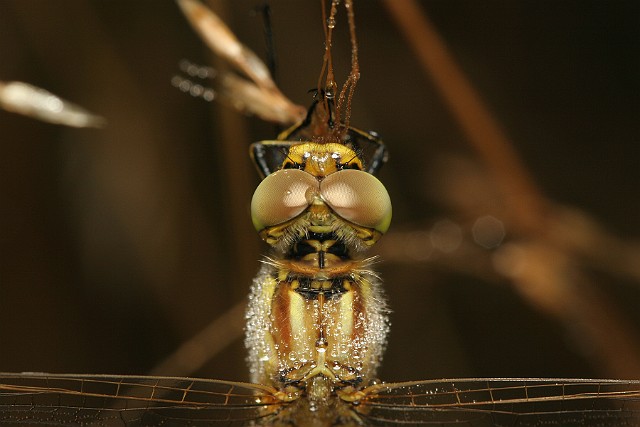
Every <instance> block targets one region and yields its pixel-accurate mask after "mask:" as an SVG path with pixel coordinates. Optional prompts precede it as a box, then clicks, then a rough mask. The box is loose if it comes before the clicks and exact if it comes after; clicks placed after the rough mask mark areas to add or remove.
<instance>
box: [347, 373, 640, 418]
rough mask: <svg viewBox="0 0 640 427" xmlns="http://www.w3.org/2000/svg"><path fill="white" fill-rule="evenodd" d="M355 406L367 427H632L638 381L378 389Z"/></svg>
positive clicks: (446, 383)
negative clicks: (368, 426) (409, 426)
mask: <svg viewBox="0 0 640 427" xmlns="http://www.w3.org/2000/svg"><path fill="white" fill-rule="evenodd" d="M364 392H365V394H366V397H365V398H363V399H362V400H361V402H360V404H359V405H357V406H355V407H354V410H355V411H356V412H358V414H359V416H360V417H361V418H362V419H363V420H365V423H366V424H368V425H389V426H391V425H438V426H449V425H451V426H454V425H455V426H474V427H477V426H510V427H511V426H539V425H544V426H567V425H580V426H605V425H606V426H632V425H634V426H635V425H639V424H640V381H618V380H573V379H571V380H568V379H462V380H438V381H420V382H410V383H393V384H378V385H374V386H371V387H369V388H367V389H365V390H364Z"/></svg>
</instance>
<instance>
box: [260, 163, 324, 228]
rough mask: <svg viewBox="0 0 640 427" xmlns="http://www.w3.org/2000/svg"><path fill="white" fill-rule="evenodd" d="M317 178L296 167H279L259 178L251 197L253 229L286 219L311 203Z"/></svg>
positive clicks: (298, 213)
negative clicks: (258, 183)
mask: <svg viewBox="0 0 640 427" xmlns="http://www.w3.org/2000/svg"><path fill="white" fill-rule="evenodd" d="M317 189H318V180H317V179H316V178H315V177H314V176H313V175H311V174H309V173H307V172H304V171H301V170H299V169H282V170H279V171H277V172H274V173H272V174H271V175H268V176H267V177H266V178H265V179H263V180H262V182H261V183H260V185H258V188H256V191H255V192H254V193H253V198H252V199H251V220H252V221H253V226H254V227H255V228H256V230H257V231H261V230H263V229H265V228H267V227H271V226H273V225H276V224H281V223H283V222H286V221H289V220H290V219H293V218H295V217H296V216H298V215H300V214H301V213H302V212H304V210H305V209H306V208H307V207H308V206H309V204H310V203H311V200H312V199H311V200H310V197H309V195H310V194H314V193H316V192H317Z"/></svg>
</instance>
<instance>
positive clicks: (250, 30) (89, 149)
mask: <svg viewBox="0 0 640 427" xmlns="http://www.w3.org/2000/svg"><path fill="white" fill-rule="evenodd" d="M229 3H232V7H231V6H229V5H227V9H228V12H227V13H228V14H227V15H226V19H227V22H228V23H229V25H230V26H231V27H232V28H233V29H234V31H236V33H237V34H238V36H239V38H240V39H241V40H243V41H245V42H246V44H247V45H249V46H250V47H252V48H253V49H254V50H255V51H256V52H258V53H259V54H260V55H263V54H264V43H263V39H262V28H263V25H262V22H261V20H260V19H259V17H255V16H253V15H252V14H251V13H250V11H251V10H252V8H254V7H255V5H256V4H257V3H259V2H258V1H257V0H252V1H249V0H242V1H234V2H229ZM421 4H422V5H423V7H424V9H425V11H427V12H428V13H429V15H430V17H431V18H432V20H433V21H434V23H435V25H436V27H437V28H438V30H439V31H440V33H441V35H442V36H443V37H444V38H445V40H446V41H447V43H448V45H449V47H450V49H451V51H452V52H453V54H454V56H455V58H456V59H457V61H459V63H460V65H461V66H462V67H463V69H464V71H465V72H466V73H467V75H468V76H469V78H470V79H471V81H472V83H473V84H474V85H475V87H476V88H477V90H478V91H479V92H480V93H481V95H482V97H483V99H484V101H485V102H486V103H487V105H488V106H489V107H490V109H491V111H492V112H493V113H494V114H495V116H496V117H497V119H498V120H499V121H500V122H501V123H502V125H503V126H504V128H505V130H506V132H507V133H508V135H509V136H510V137H511V140H512V141H513V143H514V145H515V148H516V149H517V151H518V152H519V153H520V154H521V156H522V158H523V160H524V163H525V164H526V166H527V167H528V168H529V170H530V171H531V173H532V174H533V176H534V177H535V179H536V180H537V182H538V184H539V185H540V186H541V188H542V189H543V191H544V193H545V194H546V195H548V196H549V197H550V198H551V199H553V200H556V201H561V202H563V203H565V204H567V205H571V206H574V207H577V208H579V209H581V210H583V211H586V212H589V213H590V214H591V215H592V216H593V217H594V218H596V219H597V220H598V221H599V223H600V224H601V225H602V226H604V227H605V228H607V229H608V230H610V232H611V233H612V234H613V235H616V236H619V237H622V238H624V239H625V240H627V241H628V242H632V241H634V239H635V242H636V245H637V238H638V231H639V229H640V228H639V227H640V221H639V218H640V202H639V200H640V198H639V197H638V189H637V188H638V183H639V181H638V178H639V173H638V168H639V167H640V162H639V160H640V156H638V151H639V149H638V146H639V143H640V132H639V131H640V129H639V125H638V123H639V120H638V119H639V114H638V113H639V111H640V109H639V106H640V105H639V97H638V94H639V86H638V75H640V73H639V72H640V69H639V68H640V67H639V66H638V52H639V49H638V47H639V46H638V41H639V40H640V37H639V36H640V34H638V29H639V28H640V26H639V25H638V16H640V13H639V12H640V10H639V6H638V3H637V2H635V1H607V2H604V1H584V0H580V1H563V2H555V1H542V2H541V1H518V2H514V1H493V0H492V1H483V2H477V1H462V0H449V1H446V2H445V1H423V2H421ZM272 6H273V16H274V17H273V22H274V32H275V40H276V44H277V49H278V51H277V52H278V59H279V62H278V64H279V71H278V81H279V85H280V86H281V88H282V89H283V92H284V93H285V94H287V95H288V96H290V97H291V98H292V99H293V100H294V101H296V102H298V103H300V104H303V105H308V104H309V102H310V96H309V95H308V94H307V91H308V90H309V89H311V88H313V87H314V85H315V82H316V80H317V73H318V71H319V67H320V64H321V55H322V40H323V39H322V32H321V27H320V15H319V10H320V8H319V5H318V2H315V1H307V2H304V3H303V2H286V1H274V2H272ZM356 12H357V23H358V31H359V32H358V37H359V40H360V55H361V56H360V60H361V69H362V78H361V82H360V84H359V86H358V90H357V93H356V98H355V101H354V113H353V114H354V116H353V124H355V125H356V126H358V127H360V128H362V129H374V130H376V131H378V132H379V133H380V134H381V135H382V136H383V138H384V140H385V141H386V143H387V145H388V147H389V149H390V151H391V159H390V162H389V164H388V165H387V166H385V168H384V169H383V172H382V174H381V180H382V181H383V182H384V183H385V185H387V187H388V189H389V192H390V194H391V197H392V200H393V202H394V220H393V224H392V229H391V231H390V233H389V234H390V236H389V239H388V240H389V242H390V243H387V245H386V246H381V249H380V252H381V253H382V254H383V259H382V261H383V262H382V263H381V264H380V265H379V270H380V271H381V273H382V275H383V277H384V278H385V282H386V289H387V291H388V294H389V303H390V306H391V308H392V309H393V315H392V320H393V325H392V335H391V338H390V343H389V349H388V351H387V355H386V359H385V364H384V367H383V370H382V372H381V377H383V378H384V379H389V380H392V379H412V378H413V379H423V378H433V377H466V376H492V377H493V376H495V377H499V376H518V377H520V376H569V377H573V376H576V377H609V376H613V375H614V374H613V373H612V372H611V371H609V370H607V369H606V368H605V365H606V363H604V362H603V361H601V360H599V359H598V358H597V357H594V356H593V353H594V349H593V346H594V345H597V344H594V343H591V342H589V340H586V341H585V339H584V337H582V336H580V334H579V333H574V332H575V331H574V330H573V329H572V327H571V326H570V325H569V326H567V325H566V324H561V322H559V321H558V320H557V319H555V318H553V317H551V316H547V315H545V313H544V312H543V311H541V310H540V309H539V308H537V307H535V306H532V305H531V304H529V303H528V302H527V301H526V300H524V299H522V298H521V297H520V296H519V294H518V293H517V292H515V291H514V290H513V288H512V287H510V286H509V283H508V282H507V281H505V280H502V279H495V277H496V275H495V273H494V272H493V271H491V270H490V269H489V270H486V271H484V273H486V275H485V276H486V277H487V279H486V280H480V279H478V276H477V275H473V274H467V273H465V272H464V271H463V270H464V268H460V267H454V268H450V267H447V266H446V265H445V264H446V263H443V262H438V261H437V260H433V259H428V260H426V261H420V262H419V261H416V260H411V259H409V258H407V257H408V255H403V253H404V252H403V250H404V249H403V248H402V247H400V246H398V247H394V246H392V245H391V243H392V242H395V241H397V239H396V240H394V239H393V238H392V236H393V235H394V233H400V232H409V233H417V232H419V231H422V232H428V230H429V229H430V227H431V225H432V224H433V223H434V222H435V221H438V220H440V219H443V218H452V219H454V220H471V219H470V218H462V219H461V218H460V215H458V214H456V212H455V211H452V209H451V207H450V206H447V204H446V203H443V202H442V198H441V197H436V196H434V194H437V193H439V192H441V191H443V190H442V189H443V188H445V185H446V182H443V180H444V179H445V178H443V177H442V175H437V176H434V173H433V172H434V171H435V170H437V169H438V168H437V165H440V166H442V165H443V164H445V169H447V168H449V167H448V166H446V165H449V164H450V163H447V162H451V160H443V159H449V157H448V156H451V155H454V156H463V157H465V158H469V159H472V158H473V153H472V151H471V150H470V149H469V148H468V146H467V144H466V142H465V138H464V136H463V135H462V133H461V132H460V131H459V129H458V126H457V124H456V123H455V121H454V120H453V119H452V117H451V115H450V114H449V112H448V111H447V109H446V108H445V107H444V105H443V103H442V101H441V99H440V98H439V95H438V94H437V92H436V91H435V89H434V87H433V85H432V83H431V82H430V81H429V80H428V79H427V78H426V77H425V75H424V74H423V73H422V71H421V70H420V68H419V67H418V63H417V61H416V59H415V58H414V56H413V54H412V52H411V51H410V49H409V48H408V47H407V45H406V44H405V41H404V39H402V38H401V37H400V36H399V34H398V31H397V29H396V27H395V26H394V24H393V23H392V22H391V20H390V19H389V18H388V16H387V12H386V11H385V9H384V8H382V7H381V5H380V4H379V3H378V2H373V1H360V2H358V3H357V4H356ZM344 22H345V19H344V17H343V16H340V17H339V20H338V30H339V31H344V29H345V27H344V25H343V24H344ZM183 58H187V59H189V60H191V61H192V62H195V63H201V64H206V63H208V61H209V59H210V58H209V54H208V52H207V51H206V49H205V48H204V46H203V44H202V43H201V42H200V40H199V39H198V38H197V36H196V35H195V34H194V33H193V32H192V30H191V29H190V28H189V26H188V25H187V23H186V21H185V20H184V18H183V17H182V15H181V14H180V12H179V10H178V8H177V6H176V5H175V4H174V3H173V2H171V1H162V2H161V1H155V0H154V1H151V0H145V1H142V0H139V1H134V2H132V1H122V0H113V1H91V2H87V1H83V0H67V1H64V2H51V1H48V0H0V79H2V80H21V81H26V82H30V83H32V84H36V85H39V86H41V87H45V88H47V89H48V90H50V91H52V92H54V93H56V94H59V95H61V96H63V97H65V98H67V99H69V100H72V101H74V102H77V103H78V104H81V105H83V106H85V107H86V108H88V109H90V110H91V111H94V112H96V113H99V114H101V115H103V116H105V117H106V118H107V120H108V122H109V125H108V127H107V128H105V129H103V130H76V129H69V128H64V127H58V126H53V125H49V124H45V123H41V122H37V121H35V120H33V119H30V118H25V117H20V116H16V115H14V114H11V113H7V112H1V111H0V149H1V154H0V159H1V160H0V371H53V372H77V373H83V372H91V373H136V374H143V373H146V372H148V371H149V370H150V369H151V368H152V367H153V366H154V365H155V364H156V363H158V362H159V361H160V360H161V359H162V358H164V357H165V356H166V355H168V354H169V353H170V352H171V351H173V350H174V349H175V348H176V347H177V346H178V345H179V344H180V343H181V342H183V341H184V340H186V339H188V338H189V337H191V336H192V335H193V334H195V333H196V332H198V331H199V330H200V329H201V328H203V327H204V326H205V325H207V324H208V323H209V322H210V321H211V320H213V319H215V318H217V317H218V316H219V315H220V314H221V313H223V312H224V311H225V310H226V309H228V308H229V307H230V306H231V305H233V304H235V303H237V302H238V301H241V300H243V298H245V295H246V294H247V290H248V284H249V281H250V279H251V277H252V275H253V273H254V271H255V270H256V269H257V267H258V264H257V260H258V259H259V256H260V255H259V254H260V253H261V251H263V250H264V249H265V248H264V247H263V246H261V244H260V243H259V242H258V238H257V237H256V236H255V233H254V231H253V230H252V227H251V222H250V218H249V214H248V202H249V200H250V197H251V194H252V192H253V189H254V188H255V186H256V185H257V182H258V179H257V177H256V174H255V173H254V171H253V166H252V165H251V164H250V162H249V159H248V156H247V155H246V152H247V147H248V144H249V143H250V142H252V141H254V140H259V139H268V138H272V137H273V136H274V135H275V129H274V127H273V126H272V125H268V124H263V123H260V122H259V120H257V119H251V118H249V119H245V118H240V117H237V116H235V115H234V114H232V113H229V112H228V110H226V109H224V108H220V107H219V106H218V105H217V104H215V103H206V102H204V101H202V100H200V99H194V98H191V97H189V96H187V95H184V94H182V93H180V92H179V91H178V90H176V89H175V88H173V87H172V86H171V84H170V80H171V77H172V76H173V75H174V74H175V73H176V72H178V62H179V61H180V60H181V59H183ZM335 58H336V62H337V64H338V78H339V80H342V79H343V78H344V75H345V72H344V70H345V67H346V61H347V58H348V46H347V44H346V43H345V42H344V37H342V36H339V37H338V39H337V41H336V50H335ZM213 84H214V83H213ZM234 120H237V121H238V122H237V123H238V124H234V125H232V126H231V127H232V131H231V136H226V137H225V136H224V135H223V130H222V127H221V126H220V123H221V122H222V121H227V122H228V123H236V122H235V121H234ZM230 139H231V140H230ZM225 141H226V142H227V145H225ZM443 162H444V163H443ZM452 164H453V163H451V165H452ZM490 193H491V192H490V191H489V192H487V194H486V195H481V197H486V198H487V199H490V198H491V197H492V195H491V194H490ZM478 214H483V213H482V212H478ZM384 240H385V239H383V241H382V242H381V245H382V244H384V243H383V242H384ZM403 259H404V260H405V261H403ZM385 260H386V261H385ZM468 261H469V264H470V265H471V264H473V259H470V260H468ZM584 272H585V274H586V275H587V276H588V277H589V278H590V280H591V281H592V282H593V283H594V284H595V285H596V286H597V288H598V289H599V290H600V291H601V292H602V293H603V294H605V295H606V296H607V298H608V299H609V303H610V304H611V306H612V307H613V308H614V310H615V312H616V313H617V314H618V315H619V316H620V317H621V319H623V320H624V322H625V325H626V326H627V327H628V328H629V330H630V331H631V337H632V339H633V340H640V317H639V314H638V307H640V305H639V304H640V286H639V283H638V282H634V281H633V280H631V279H629V278H628V277H625V276H616V275H615V274H610V273H607V272H602V271H601V270H599V269H597V268H591V267H590V266H587V267H585V269H584ZM578 326H579V325H578ZM579 329H580V328H579V327H576V330H579ZM572 331H573V332H572ZM635 344H636V345H637V341H636V342H635ZM596 353H597V352H596ZM629 357H632V356H631V355H630V356H629ZM243 359H244V348H243V346H242V343H241V341H240V340H236V341H235V342H234V344H232V345H231V346H230V347H228V348H227V349H226V350H225V351H224V352H222V353H221V354H219V355H217V356H215V357H214V358H213V359H211V361H210V362H209V363H207V365H206V366H205V367H204V368H203V369H201V370H199V371H197V372H195V373H194V375H199V376H205V377H214V378H223V379H246V374H245V367H244V360H243ZM628 376H635V377H638V376H640V373H637V372H636V373H635V374H634V372H629V373H628Z"/></svg>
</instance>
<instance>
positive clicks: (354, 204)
mask: <svg viewBox="0 0 640 427" xmlns="http://www.w3.org/2000/svg"><path fill="white" fill-rule="evenodd" d="M320 195H321V196H322V199H323V200H324V201H325V203H326V204H327V205H329V206H330V207H331V209H333V211H334V212H335V213H337V214H338V215H340V217H342V218H344V219H346V220H347V221H350V222H353V223H354V224H357V225H361V226H363V227H367V228H373V229H375V230H378V231H379V232H381V233H384V232H386V231H387V229H388V228H389V224H390V223H391V199H390V198H389V193H387V189H386V188H384V185H382V183H381V182H380V181H379V180H378V178H376V177H375V176H373V175H371V174H370V173H367V172H364V171H361V170H355V169H344V170H341V171H338V172H335V173H332V174H331V175H328V176H327V177H326V178H324V180H322V182H320Z"/></svg>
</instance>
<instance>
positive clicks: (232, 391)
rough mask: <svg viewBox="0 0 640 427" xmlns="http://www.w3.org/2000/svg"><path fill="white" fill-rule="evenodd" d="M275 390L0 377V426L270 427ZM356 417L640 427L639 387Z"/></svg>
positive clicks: (472, 392) (395, 393)
mask: <svg viewBox="0 0 640 427" xmlns="http://www.w3.org/2000/svg"><path fill="white" fill-rule="evenodd" d="M274 392H275V390H274V389H272V388H270V387H265V386H260V385H255V384H246V383H237V382H229V381H218V380H202V379H190V378H173V377H134V376H111V375H55V374H0V425H2V424H6V425H45V426H67V425H104V426H123V425H147V426H148V425H163V426H172V425H176V426H179V425H187V424H188V425H193V426H201V425H216V426H218V425H229V426H243V425H270V421H274V420H276V419H277V417H275V418H273V417H271V415H274V414H277V413H278V412H279V411H280V410H281V409H282V407H283V406H284V405H286V403H282V402H280V401H279V400H278V399H276V398H275V397H274V396H273V393H274ZM364 393H365V396H364V397H363V398H362V400H361V401H360V402H358V403H356V404H354V405H353V407H352V409H353V411H354V412H355V413H356V414H357V416H358V417H359V418H360V420H361V421H362V422H363V423H364V424H365V425H376V426H400V425H402V426H406V425H430V426H470V427H478V426H569V425H580V426H635V425H638V424H639V423H640V381H618V380H573V379H461V380H437V381H418V382H407V383H391V384H378V385H374V386H371V387H369V388H367V389H365V390H364Z"/></svg>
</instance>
